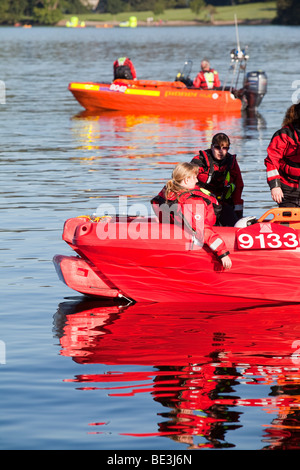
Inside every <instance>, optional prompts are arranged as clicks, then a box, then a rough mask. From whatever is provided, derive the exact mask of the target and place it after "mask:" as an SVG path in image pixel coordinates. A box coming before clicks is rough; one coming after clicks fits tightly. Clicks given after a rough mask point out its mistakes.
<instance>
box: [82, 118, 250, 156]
mask: <svg viewBox="0 0 300 470" xmlns="http://www.w3.org/2000/svg"><path fill="white" fill-rule="evenodd" d="M240 126H241V112H240V111H238V112H236V113H231V114H228V115H222V114H211V115H209V114H208V113H206V114H203V115H199V116H198V115H197V116H196V117H195V118H193V117H191V115H185V114H184V112H182V113H180V114H177V115H174V114H173V115H172V114H171V115H168V114H166V115H164V114H163V115H159V114H157V115H155V114H151V115H145V114H142V113H141V114H140V115H138V114H128V113H124V112H120V111H111V112H103V113H99V112H94V113H93V112H88V111H83V112H82V113H80V114H78V115H76V116H75V117H74V118H73V132H74V134H75V136H76V138H77V140H78V142H79V143H80V145H81V148H85V149H91V150H100V151H101V150H103V151H104V152H105V153H107V151H108V145H109V151H110V152H112V153H115V154H116V156H118V157H126V158H129V159H140V158H148V157H149V156H152V157H159V156H162V157H164V156H170V155H177V156H178V155H185V154H190V153H191V151H192V152H193V147H192V150H191V145H193V143H194V146H195V148H196V149H197V148H198V147H199V146H201V145H202V144H203V145H205V146H206V145H207V143H208V142H210V141H211V139H212V137H213V135H214V134H215V133H216V132H219V131H220V129H222V131H223V132H225V133H226V132H227V133H228V134H232V132H233V131H234V129H235V128H238V129H239V128H240ZM112 137H113V140H112ZM187 144H189V145H187ZM95 158H96V157H95V156H94V157H92V159H95ZM169 163H170V162H169Z"/></svg>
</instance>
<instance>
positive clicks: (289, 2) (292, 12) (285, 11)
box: [274, 0, 300, 25]
mask: <svg viewBox="0 0 300 470" xmlns="http://www.w3.org/2000/svg"><path fill="white" fill-rule="evenodd" d="M274 23H276V24H286V25H287V24H290V25H298V24H300V3H299V0H277V16H276V18H275V20H274Z"/></svg>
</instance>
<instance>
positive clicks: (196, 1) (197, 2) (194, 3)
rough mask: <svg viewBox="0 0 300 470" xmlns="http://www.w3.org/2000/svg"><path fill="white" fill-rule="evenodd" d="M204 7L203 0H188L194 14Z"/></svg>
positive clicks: (197, 13)
mask: <svg viewBox="0 0 300 470" xmlns="http://www.w3.org/2000/svg"><path fill="white" fill-rule="evenodd" d="M204 7H205V1H204V0H191V1H190V9H191V10H192V12H193V13H195V14H196V15H199V12H200V10H201V9H202V8H204Z"/></svg>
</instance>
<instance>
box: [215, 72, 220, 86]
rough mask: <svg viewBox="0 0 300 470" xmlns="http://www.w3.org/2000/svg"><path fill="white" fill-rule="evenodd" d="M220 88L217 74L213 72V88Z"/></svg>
mask: <svg viewBox="0 0 300 470" xmlns="http://www.w3.org/2000/svg"><path fill="white" fill-rule="evenodd" d="M220 86H221V82H220V78H219V74H218V72H217V71H216V70H215V71H214V88H218V87H220Z"/></svg>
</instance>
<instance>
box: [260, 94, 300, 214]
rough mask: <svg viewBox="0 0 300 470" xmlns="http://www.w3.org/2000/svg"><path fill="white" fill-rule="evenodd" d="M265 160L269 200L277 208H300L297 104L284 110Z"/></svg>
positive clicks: (299, 149)
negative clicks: (283, 115)
mask: <svg viewBox="0 0 300 470" xmlns="http://www.w3.org/2000/svg"><path fill="white" fill-rule="evenodd" d="M267 153H268V156H267V157H266V159H265V165H266V169H267V182H268V184H269V187H270V190H271V197H272V199H273V201H274V202H276V203H277V204H278V206H279V207H300V188H299V186H300V102H299V103H298V104H293V105H292V106H290V107H289V108H288V110H287V111H286V114H285V117H284V120H283V123H282V127H281V129H279V130H278V131H277V132H275V134H274V135H273V136H272V138H271V141H270V144H269V146H268V149H267Z"/></svg>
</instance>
